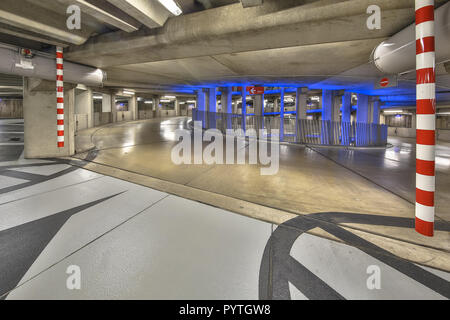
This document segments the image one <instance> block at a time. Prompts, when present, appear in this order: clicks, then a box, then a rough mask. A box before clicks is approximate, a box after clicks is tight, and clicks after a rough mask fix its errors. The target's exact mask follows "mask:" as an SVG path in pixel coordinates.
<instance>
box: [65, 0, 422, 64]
mask: <svg viewBox="0 0 450 320" xmlns="http://www.w3.org/2000/svg"><path fill="white" fill-rule="evenodd" d="M109 1H117V0H109ZM119 1H123V0H119ZM319 2H321V1H319ZM327 2H328V1H327ZM378 5H379V6H380V7H381V9H382V10H383V19H384V21H383V25H384V27H383V28H382V29H380V30H369V29H367V28H366V27H365V26H366V20H367V13H366V10H367V1H365V0H352V1H344V2H338V3H332V4H329V5H327V6H322V7H310V6H298V7H294V8H290V9H288V10H282V11H278V12H275V13H272V14H260V11H261V10H259V9H260V8H259V7H254V8H246V9H243V8H242V5H241V4H240V3H236V4H234V5H228V6H224V7H219V8H215V9H214V10H205V11H202V12H198V13H195V14H190V15H182V16H178V17H174V18H172V19H170V20H168V21H167V23H166V24H165V25H164V27H163V28H160V29H158V30H156V32H154V33H148V32H147V33H145V32H138V33H134V34H130V35H127V34H123V33H110V34H107V35H102V36H98V37H96V38H95V39H92V41H89V42H88V43H86V44H85V45H83V46H80V47H73V48H70V49H69V52H67V57H70V59H73V60H74V61H77V62H82V63H88V64H94V65H95V66H97V67H108V66H118V65H126V64H133V63H141V62H150V61H162V60H169V59H181V58H187V57H198V56H200V55H201V56H208V55H209V56H211V55H218V54H229V53H237V52H245V51H254V50H265V49H273V48H285V47H294V46H304V45H312V44H320V43H328V42H340V41H351V40H357V39H376V38H383V37H389V36H390V35H392V34H393V33H395V32H398V31H399V30H401V29H403V28H404V27H405V26H407V25H409V24H410V23H411V12H412V11H411V10H414V8H413V5H414V3H411V1H407V0H399V1H388V0H380V1H379V3H378ZM305 7H306V8H305ZM355 26H361V28H355ZM118 41H120V42H121V46H117V42H118ZM199 48H201V50H200V49H199Z"/></svg>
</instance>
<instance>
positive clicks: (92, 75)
mask: <svg viewBox="0 0 450 320" xmlns="http://www.w3.org/2000/svg"><path fill="white" fill-rule="evenodd" d="M55 72H56V71H55V57H52V56H51V55H47V54H35V55H34V56H33V57H32V58H26V57H24V56H22V55H21V54H20V53H19V48H14V47H11V46H0V73H4V74H9V75H18V76H23V77H34V78H39V79H44V80H51V81H54V80H55ZM64 80H65V82H69V83H77V84H84V85H87V86H95V87H102V86H103V83H104V81H105V80H106V73H105V72H104V71H102V70H101V69H97V68H92V67H88V66H85V65H81V64H76V63H72V62H66V63H65V65H64Z"/></svg>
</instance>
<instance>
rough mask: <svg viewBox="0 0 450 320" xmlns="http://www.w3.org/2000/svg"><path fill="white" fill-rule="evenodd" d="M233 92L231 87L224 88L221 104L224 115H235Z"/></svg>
mask: <svg viewBox="0 0 450 320" xmlns="http://www.w3.org/2000/svg"><path fill="white" fill-rule="evenodd" d="M232 97H233V91H232V88H231V87H227V88H223V91H222V96H221V103H222V113H233V106H232V100H233V99H232Z"/></svg>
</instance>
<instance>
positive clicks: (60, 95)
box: [56, 47, 64, 148]
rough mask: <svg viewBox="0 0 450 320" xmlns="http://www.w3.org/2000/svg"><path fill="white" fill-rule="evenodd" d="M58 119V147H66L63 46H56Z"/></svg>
mask: <svg viewBox="0 0 450 320" xmlns="http://www.w3.org/2000/svg"><path fill="white" fill-rule="evenodd" d="M56 119H57V120H56V125H57V134H58V140H57V141H58V148H64V66H63V49H62V48H61V47H56Z"/></svg>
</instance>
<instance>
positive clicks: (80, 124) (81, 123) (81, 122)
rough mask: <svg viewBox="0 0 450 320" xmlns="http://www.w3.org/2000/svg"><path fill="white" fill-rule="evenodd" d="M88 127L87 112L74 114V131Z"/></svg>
mask: <svg viewBox="0 0 450 320" xmlns="http://www.w3.org/2000/svg"><path fill="white" fill-rule="evenodd" d="M87 128H89V117H88V115H87V114H85V113H83V114H75V131H79V130H83V129H87Z"/></svg>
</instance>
